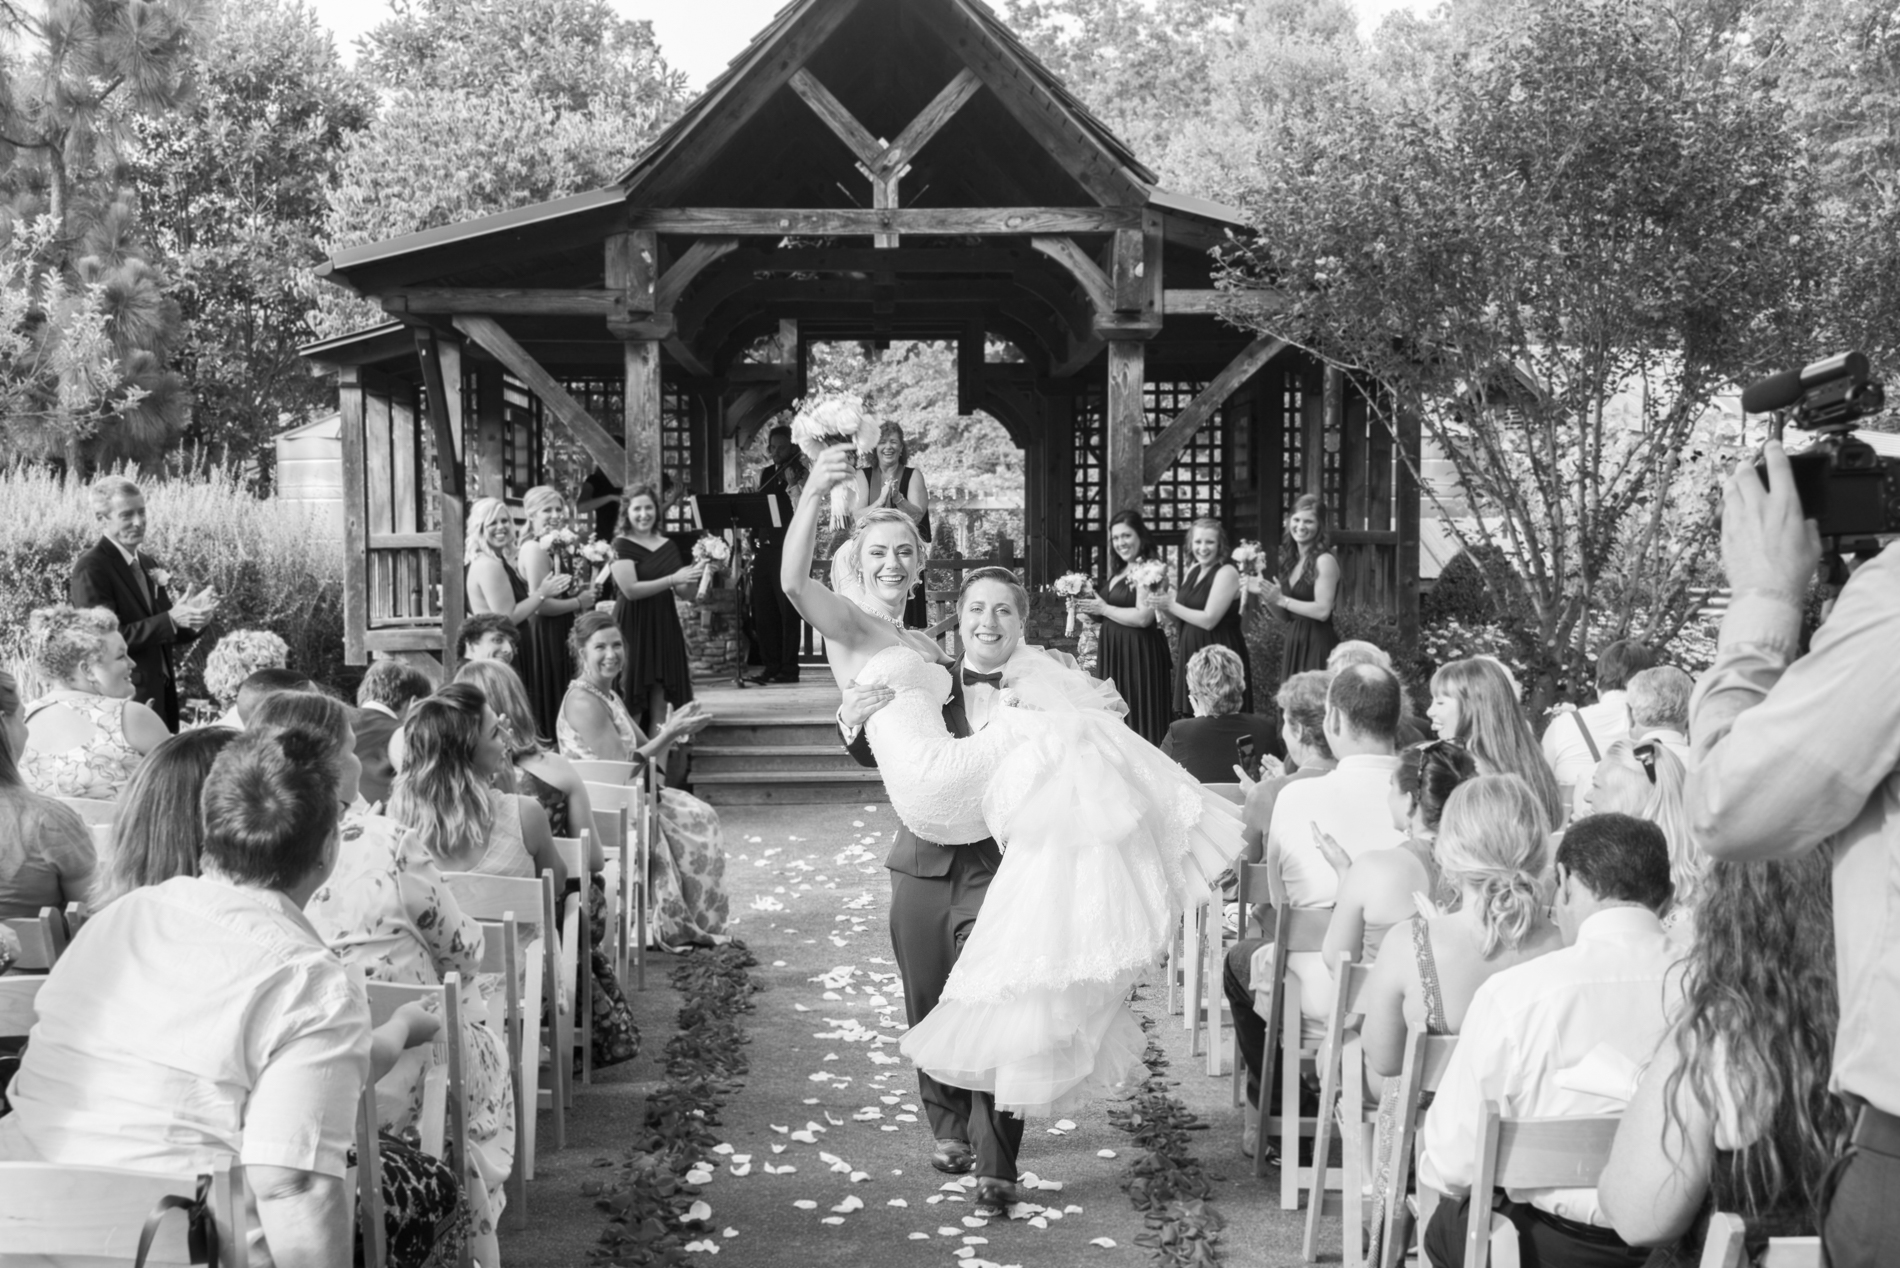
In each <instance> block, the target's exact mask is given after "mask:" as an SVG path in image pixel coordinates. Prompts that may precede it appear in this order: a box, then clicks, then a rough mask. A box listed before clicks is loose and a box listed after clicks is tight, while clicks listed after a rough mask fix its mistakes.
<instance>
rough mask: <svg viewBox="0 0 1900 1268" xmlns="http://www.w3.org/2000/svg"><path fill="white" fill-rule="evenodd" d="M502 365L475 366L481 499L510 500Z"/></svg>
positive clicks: (477, 477)
mask: <svg viewBox="0 0 1900 1268" xmlns="http://www.w3.org/2000/svg"><path fill="white" fill-rule="evenodd" d="M501 378H502V370H501V366H499V365H497V364H496V363H495V362H493V361H479V362H477V363H476V365H475V481H476V483H475V488H476V496H477V497H485V498H498V497H506V496H507V494H508V485H507V480H506V477H505V475H504V474H503V465H504V464H503V459H502V443H503V433H504V431H505V429H506V419H505V418H504V417H503V410H504V409H505V408H506V407H507V398H506V396H505V394H504V392H503V385H502V381H501Z"/></svg>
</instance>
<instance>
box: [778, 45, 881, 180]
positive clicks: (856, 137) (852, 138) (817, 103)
mask: <svg viewBox="0 0 1900 1268" xmlns="http://www.w3.org/2000/svg"><path fill="white" fill-rule="evenodd" d="M786 83H787V84H788V85H789V86H790V87H791V90H792V91H793V92H795V93H797V94H798V95H799V96H800V97H801V98H803V99H804V102H805V104H806V105H808V106H810V107H811V112H812V113H813V114H815V115H817V116H818V117H819V118H820V119H821V120H823V121H824V125H825V126H826V127H827V128H830V129H831V131H832V133H833V134H834V135H835V136H837V138H838V139H839V140H840V141H843V142H844V143H845V145H846V147H847V148H849V149H850V151H851V152H852V153H853V154H855V155H857V157H858V162H860V163H862V164H864V165H865V166H866V167H869V168H876V167H877V166H878V162H879V160H880V159H881V158H882V157H883V154H884V144H883V143H882V142H881V141H879V140H878V139H877V138H876V137H874V136H872V135H871V130H870V129H869V128H867V127H865V126H864V125H863V124H862V123H859V122H858V119H857V116H856V115H854V114H852V113H851V112H850V111H849V110H847V109H846V108H845V104H844V103H843V102H842V101H839V100H838V99H837V98H836V97H834V96H832V95H831V90H830V89H829V88H826V87H825V86H824V85H823V84H821V83H819V82H818V79H817V77H816V76H814V75H813V74H812V73H811V72H810V71H809V70H806V69H805V68H804V67H803V66H801V67H799V68H798V69H797V70H796V71H794V72H793V73H792V77H791V78H790V79H789V80H787V81H786Z"/></svg>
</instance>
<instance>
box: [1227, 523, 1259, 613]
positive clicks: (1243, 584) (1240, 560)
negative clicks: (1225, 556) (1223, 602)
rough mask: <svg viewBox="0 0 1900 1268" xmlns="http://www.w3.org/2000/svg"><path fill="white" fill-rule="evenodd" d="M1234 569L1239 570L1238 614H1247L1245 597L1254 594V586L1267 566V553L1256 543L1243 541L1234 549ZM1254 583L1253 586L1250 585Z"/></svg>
mask: <svg viewBox="0 0 1900 1268" xmlns="http://www.w3.org/2000/svg"><path fill="white" fill-rule="evenodd" d="M1233 559H1234V567H1236V568H1238V569H1239V570H1240V613H1241V615H1242V616H1245V615H1246V614H1247V596H1249V595H1251V594H1252V593H1253V592H1254V584H1257V583H1258V580H1259V578H1260V577H1261V576H1262V575H1263V572H1264V570H1265V568H1266V566H1267V552H1266V551H1264V550H1262V549H1261V548H1260V543H1259V542H1256V541H1243V542H1241V543H1240V545H1238V546H1236V547H1234V554H1233ZM1250 583H1254V584H1250Z"/></svg>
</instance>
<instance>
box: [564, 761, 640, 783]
mask: <svg viewBox="0 0 1900 1268" xmlns="http://www.w3.org/2000/svg"><path fill="white" fill-rule="evenodd" d="M567 761H568V765H570V766H572V767H573V768H574V769H575V770H577V771H579V772H580V774H581V778H582V779H584V780H586V781H587V782H588V783H590V784H624V783H626V782H628V781H629V780H630V779H632V778H633V768H634V765H635V763H633V762H604V761H599V760H597V759H594V758H584V757H570V758H568V759H567Z"/></svg>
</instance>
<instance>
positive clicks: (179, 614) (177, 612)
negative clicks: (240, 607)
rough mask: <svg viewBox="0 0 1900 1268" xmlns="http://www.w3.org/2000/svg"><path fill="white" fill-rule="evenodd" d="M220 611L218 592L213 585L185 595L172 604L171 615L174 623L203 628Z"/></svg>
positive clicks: (180, 625)
mask: <svg viewBox="0 0 1900 1268" xmlns="http://www.w3.org/2000/svg"><path fill="white" fill-rule="evenodd" d="M217 611H218V592H217V591H216V590H215V589H213V588H212V587H211V586H206V587H205V588H204V589H202V590H200V591H198V592H197V593H196V594H192V593H190V592H189V591H187V592H186V594H185V597H184V598H182V599H180V600H179V601H178V602H176V603H174V604H172V606H171V612H170V616H171V619H172V624H173V625H176V626H179V627H181V628H183V629H187V630H201V629H203V628H204V627H205V625H206V623H208V622H209V621H210V620H211V618H212V617H213V616H214V615H216V613H217Z"/></svg>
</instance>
